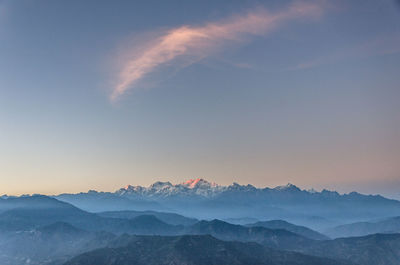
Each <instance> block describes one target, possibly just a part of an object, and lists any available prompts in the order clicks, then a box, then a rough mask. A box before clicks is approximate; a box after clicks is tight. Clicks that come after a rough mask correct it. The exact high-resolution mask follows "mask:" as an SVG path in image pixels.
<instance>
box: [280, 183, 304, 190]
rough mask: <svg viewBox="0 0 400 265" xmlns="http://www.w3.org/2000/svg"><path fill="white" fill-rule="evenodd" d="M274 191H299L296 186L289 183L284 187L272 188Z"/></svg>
mask: <svg viewBox="0 0 400 265" xmlns="http://www.w3.org/2000/svg"><path fill="white" fill-rule="evenodd" d="M274 190H279V191H301V189H300V188H299V187H297V186H296V185H293V184H291V183H288V184H286V185H284V186H277V187H275V188H274Z"/></svg>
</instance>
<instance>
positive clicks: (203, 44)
mask: <svg viewBox="0 0 400 265" xmlns="http://www.w3.org/2000/svg"><path fill="white" fill-rule="evenodd" d="M321 3H322V2H308V3H306V2H295V3H293V4H292V5H290V6H288V7H287V8H286V9H284V10H281V11H277V12H269V11H268V10H266V9H258V10H257V11H253V12H248V13H246V14H244V15H236V16H232V17H230V18H228V19H225V20H223V21H217V22H212V23H207V24H205V25H203V26H181V27H178V28H173V29H171V30H168V31H166V32H164V33H162V34H160V35H159V36H158V37H155V38H153V39H152V40H150V41H149V42H146V43H144V44H142V45H141V46H140V47H133V49H132V50H131V51H128V53H127V54H126V56H125V57H126V58H130V59H129V60H127V61H125V62H124V63H123V65H122V67H121V71H120V72H119V77H118V82H117V84H116V86H115V87H114V89H113V91H112V94H111V100H113V101H114V100H116V99H117V98H119V97H120V96H121V95H123V94H124V93H125V92H126V91H127V90H128V89H132V88H134V87H135V86H136V85H137V83H138V82H139V81H140V80H141V79H142V78H143V77H144V76H146V75H148V74H149V73H151V72H153V71H154V70H155V69H156V68H158V67H160V66H162V65H164V64H166V63H169V62H171V61H173V60H174V59H177V58H178V57H183V56H189V57H190V58H191V59H192V60H194V61H197V60H200V59H202V58H205V57H207V56H210V55H212V54H213V53H214V52H215V51H216V50H217V49H218V48H221V47H223V46H225V45H228V44H229V45H231V44H234V43H240V42H242V41H243V40H245V39H249V37H251V36H257V35H258V36H262V35H266V34H268V33H269V32H271V31H272V30H274V29H276V28H277V27H278V26H280V25H282V24H284V23H285V22H288V21H290V20H295V19H301V18H310V17H318V16H319V15H321V14H322V11H323V6H322V5H321ZM137 50H140V51H141V52H140V54H137V53H136V51H137Z"/></svg>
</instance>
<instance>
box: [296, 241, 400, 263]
mask: <svg viewBox="0 0 400 265" xmlns="http://www.w3.org/2000/svg"><path fill="white" fill-rule="evenodd" d="M296 251H299V252H302V253H305V254H308V255H314V256H320V257H327V258H341V259H346V260H349V261H352V262H354V263H356V264H359V265H400V234H375V235H370V236H364V237H349V238H338V239H335V240H327V241H319V242H318V243H315V244H310V245H301V246H298V248H297V249H296Z"/></svg>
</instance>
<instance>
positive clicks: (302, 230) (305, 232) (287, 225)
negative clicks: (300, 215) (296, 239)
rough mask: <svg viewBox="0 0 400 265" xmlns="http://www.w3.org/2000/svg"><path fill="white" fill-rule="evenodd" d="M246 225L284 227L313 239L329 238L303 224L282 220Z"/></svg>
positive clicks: (272, 227)
mask: <svg viewBox="0 0 400 265" xmlns="http://www.w3.org/2000/svg"><path fill="white" fill-rule="evenodd" d="M246 226H250V227H254V226H261V227H265V228H270V229H285V230H287V231H290V232H293V233H296V234H298V235H301V236H304V237H307V238H310V239H315V240H328V239H329V238H328V237H327V236H325V235H323V234H321V233H318V232H316V231H314V230H311V229H309V228H307V227H305V226H299V225H294V224H291V223H288V222H286V221H283V220H271V221H264V222H256V223H252V224H247V225H246Z"/></svg>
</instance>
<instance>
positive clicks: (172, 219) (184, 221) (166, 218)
mask: <svg viewBox="0 0 400 265" xmlns="http://www.w3.org/2000/svg"><path fill="white" fill-rule="evenodd" d="M98 215H99V216H102V217H111V218H122V219H133V218H136V217H138V216H140V215H153V216H155V217H156V218H158V219H159V220H161V221H163V222H165V223H167V224H171V225H185V226H188V225H192V224H195V223H197V222H198V220H197V219H195V218H189V217H185V216H182V215H179V214H176V213H166V212H156V211H110V212H101V213H98Z"/></svg>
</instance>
